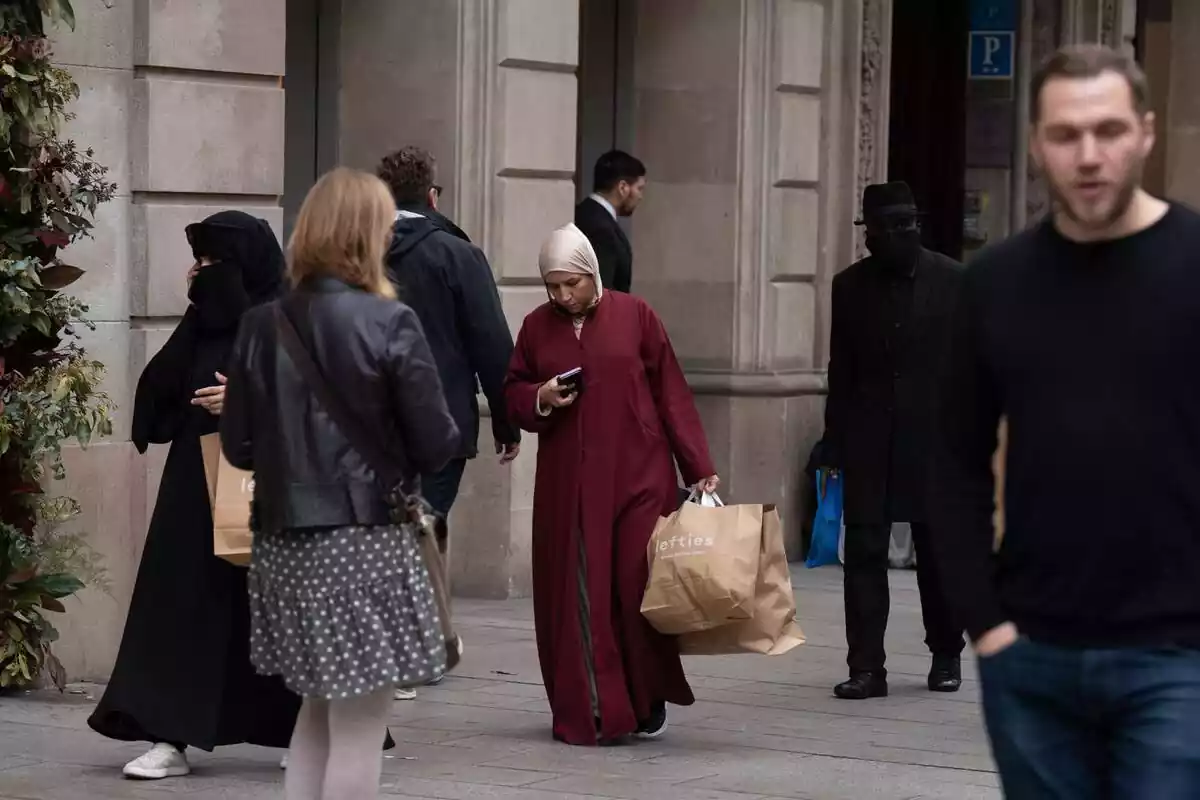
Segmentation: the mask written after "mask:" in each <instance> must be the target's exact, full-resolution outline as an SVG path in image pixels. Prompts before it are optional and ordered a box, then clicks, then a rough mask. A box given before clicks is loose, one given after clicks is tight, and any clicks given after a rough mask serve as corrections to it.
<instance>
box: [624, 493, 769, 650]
mask: <svg viewBox="0 0 1200 800" xmlns="http://www.w3.org/2000/svg"><path fill="white" fill-rule="evenodd" d="M761 538H762V506H755V505H738V506H726V505H723V504H721V501H720V499H719V498H717V497H716V496H715V495H709V496H706V497H703V498H697V497H696V496H695V495H693V496H691V497H689V498H688V502H685V503H684V504H683V505H682V506H680V508H679V509H678V510H677V511H676V512H675V513H673V514H671V515H670V516H667V517H662V518H660V519H659V521H658V524H657V525H656V526H655V529H654V534H653V535H652V536H651V537H650V544H649V545H648V546H647V548H646V558H647V560H648V561H649V565H650V578H649V580H648V581H647V583H646V593H645V595H643V598H642V615H643V616H644V617H645V618H646V619H647V620H648V621H649V622H650V624H651V625H653V626H654V628H655V630H657V631H659V632H660V633H665V634H670V635H676V634H681V633H690V632H692V631H704V630H709V629H710V628H716V627H718V626H720V625H724V624H726V623H728V622H730V621H733V620H742V619H749V617H750V614H751V611H752V608H753V603H754V586H755V583H756V582H757V580H758V551H759V541H760V540H761Z"/></svg>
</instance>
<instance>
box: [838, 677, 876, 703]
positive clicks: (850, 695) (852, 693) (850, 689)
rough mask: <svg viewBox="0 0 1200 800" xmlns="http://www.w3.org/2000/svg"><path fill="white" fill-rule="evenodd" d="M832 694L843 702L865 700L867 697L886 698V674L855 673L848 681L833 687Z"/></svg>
mask: <svg viewBox="0 0 1200 800" xmlns="http://www.w3.org/2000/svg"><path fill="white" fill-rule="evenodd" d="M833 693H834V694H835V695H836V696H837V697H840V698H841V699H843V700H866V699H867V698H869V697H887V694H888V685H887V674H886V673H880V672H855V673H852V674H851V675H850V680H848V681H846V682H845V683H839V684H838V685H837V686H835V687H833Z"/></svg>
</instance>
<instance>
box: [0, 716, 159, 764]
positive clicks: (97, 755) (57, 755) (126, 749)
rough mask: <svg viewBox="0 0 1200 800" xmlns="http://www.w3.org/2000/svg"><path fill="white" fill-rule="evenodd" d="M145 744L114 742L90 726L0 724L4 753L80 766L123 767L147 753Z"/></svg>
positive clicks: (1, 749) (1, 748) (0, 744)
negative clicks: (43, 726) (71, 727)
mask: <svg viewBox="0 0 1200 800" xmlns="http://www.w3.org/2000/svg"><path fill="white" fill-rule="evenodd" d="M145 749H146V745H144V744H133V745H130V744H123V743H116V742H111V741H109V740H107V739H104V738H102V737H100V736H97V735H96V734H95V733H93V732H92V731H91V729H89V728H86V727H85V728H81V729H75V730H68V729H64V728H58V727H51V728H39V727H38V726H36V725H32V724H18V725H14V724H11V723H7V722H5V723H0V753H5V754H8V755H12V756H27V757H29V758H33V759H36V760H38V761H47V760H49V759H53V760H54V762H55V763H57V764H60V765H67V766H76V767H96V768H101V769H103V768H109V769H112V768H114V767H116V768H119V767H121V766H122V765H123V764H125V762H126V761H128V760H129V759H131V758H134V757H136V756H138V755H141V754H142V753H143V752H145Z"/></svg>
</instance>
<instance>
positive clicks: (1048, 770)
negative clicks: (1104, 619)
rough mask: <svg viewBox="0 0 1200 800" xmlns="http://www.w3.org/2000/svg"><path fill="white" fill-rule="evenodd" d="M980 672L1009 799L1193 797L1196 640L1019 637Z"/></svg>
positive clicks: (1199, 785)
mask: <svg viewBox="0 0 1200 800" xmlns="http://www.w3.org/2000/svg"><path fill="white" fill-rule="evenodd" d="M979 674H980V681H981V683H982V693H983V711H984V716H985V718H986V721H987V729H988V735H989V736H990V738H991V741H992V753H993V755H994V756H995V758H996V764H997V766H998V767H999V769H1000V780H1001V784H1002V786H1003V787H1004V795H1005V797H1008V798H1010V800H1192V798H1200V650H1184V649H1180V648H1161V649H1133V648H1131V649H1123V650H1076V649H1067V648H1061V647H1054V646H1051V645H1047V644H1042V643H1039V642H1034V641H1031V640H1029V639H1027V638H1024V637H1023V638H1021V639H1020V640H1018V641H1017V643H1016V644H1014V645H1013V646H1012V647H1010V648H1008V649H1007V650H1004V651H1002V652H1000V653H998V654H997V655H994V656H991V657H988V658H981V659H980V661H979Z"/></svg>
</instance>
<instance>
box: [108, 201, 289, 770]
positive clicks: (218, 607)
mask: <svg viewBox="0 0 1200 800" xmlns="http://www.w3.org/2000/svg"><path fill="white" fill-rule="evenodd" d="M187 234H188V240H189V241H190V242H191V244H192V250H193V254H194V255H195V257H196V266H194V267H193V268H192V279H191V285H190V287H189V291H188V298H189V300H190V301H191V304H190V305H189V307H188V309H187V312H186V313H185V314H184V316H183V319H182V320H181V321H180V323H179V325H178V327H176V329H175V332H174V333H173V334H172V335H171V338H170V339H169V340H168V341H167V343H166V345H164V346H163V348H162V350H160V351H159V353H158V354H157V355H155V356H154V358H153V359H151V360H150V363H149V364H147V365H146V369H145V370H144V371H143V372H142V376H141V379H140V380H139V381H138V387H137V392H136V395H135V398H134V411H133V434H132V438H133V442H134V444H135V446H136V447H137V448H138V451H139V452H142V453H144V452H145V451H146V448H147V447H148V446H149V445H150V444H166V443H170V445H171V449H170V452H169V453H168V455H167V463H166V466H165V468H164V470H163V475H162V482H161V484H160V485H159V491H158V499H157V502H156V503H155V507H154V514H153V516H152V518H151V521H150V528H149V532H148V533H147V535H146V544H145V549H144V551H143V554H142V562H141V566H140V568H139V570H138V576H137V583H136V584H135V586H134V592H133V599H132V602H131V604H130V608H129V616H128V618H127V620H126V623H125V633H124V636H123V637H122V640H121V649H120V653H119V655H118V656H117V663H116V666H115V668H114V670H113V675H112V679H111V681H110V682H109V684H108V688H107V690H106V691H105V693H104V697H103V698H102V699H101V701H100V704H99V706H98V707H97V708H96V711H95V712H94V713H93V714H92V716H91V718H90V719H89V720H88V724H89V725H91V727H92V728H93V729H94V730H95V731H97V732H98V733H100V734H103V735H104V736H107V737H109V738H111V739H118V740H121V741H144V742H148V743H150V744H151V745H152V748H151V750H150V752H148V753H146V754H145V755H143V756H141V757H139V758H138V759H135V760H134V761H132V762H130V763H129V764H128V765H126V768H125V774H126V775H127V776H129V777H133V778H143V779H156V778H165V777H173V776H179V775H186V774H187V773H188V772H189V767H188V762H187V757H186V755H184V752H183V751H184V748H186V747H188V746H191V747H197V748H200V749H202V750H212V749H213V748H215V747H217V746H220V745H231V744H240V743H243V742H244V743H250V744H257V745H263V746H266V747H278V748H286V747H287V746H288V740H289V739H290V737H291V733H292V727H293V725H294V724H295V720H296V713H297V711H298V710H299V707H300V699H299V698H298V697H296V696H295V695H293V694H292V693H291V692H289V691H288V690H287V689H286V688H285V687H284V686H283V683H282V682H281V681H280V680H278V679H276V678H265V677H261V676H259V675H257V674H256V673H255V672H254V669H253V667H252V666H251V665H250V655H249V641H250V633H249V619H250V615H249V607H248V601H247V594H246V571H245V570H244V569H242V568H239V567H235V566H233V565H232V564H229V563H227V562H225V561H222V560H221V559H219V558H217V557H216V556H214V555H213V535H212V512H211V509H210V507H209V500H208V487H207V483H206V481H205V477H204V463H203V458H202V456H201V449H200V437H202V436H204V435H205V434H210V433H215V432H216V431H217V428H218V420H219V417H218V415H217V413H216V412H217V411H218V410H219V403H218V404H217V405H215V406H212V407H211V409H209V408H205V407H204V406H203V405H201V404H198V403H197V400H198V391H199V392H200V394H201V395H204V394H205V391H207V394H208V395H210V396H215V397H216V398H217V399H219V398H220V397H221V389H220V388H218V387H220V381H221V380H223V378H220V377H219V376H218V374H219V373H221V372H223V371H224V369H225V363H226V361H227V359H228V358H229V353H230V349H231V348H232V346H233V341H234V337H235V336H236V335H237V329H238V323H239V322H240V320H241V317H242V314H243V313H244V312H245V311H246V310H247V309H249V308H251V307H253V306H255V305H258V304H260V303H265V302H268V301H270V300H272V299H274V298H275V297H276V296H278V295H279V294H280V293H281V292H282V290H283V286H284V274H285V264H284V258H283V252H282V250H281V249H280V247H279V243H278V242H277V241H276V239H275V234H274V233H273V232H272V231H271V228H270V226H269V225H268V224H267V222H266V221H264V220H261V219H256V218H254V217H252V216H250V215H249V214H244V213H242V212H240V211H222V212H221V213H219V214H214V215H213V216H211V217H209V218H208V219H206V220H204V222H201V223H197V224H195V225H189V226H188V228H187ZM180 279H181V280H182V279H183V276H182V275H181V276H180Z"/></svg>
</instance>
